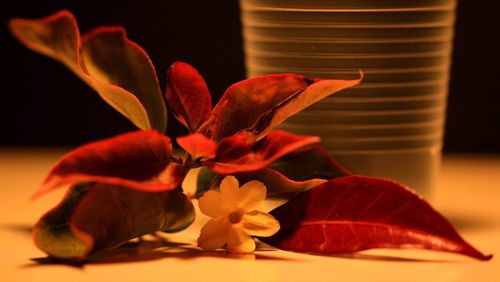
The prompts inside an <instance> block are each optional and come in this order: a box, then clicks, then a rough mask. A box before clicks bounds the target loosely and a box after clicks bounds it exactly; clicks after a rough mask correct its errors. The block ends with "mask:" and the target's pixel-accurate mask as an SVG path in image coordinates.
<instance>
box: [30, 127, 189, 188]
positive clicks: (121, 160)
mask: <svg viewBox="0 0 500 282" xmlns="http://www.w3.org/2000/svg"><path fill="white" fill-rule="evenodd" d="M171 154H172V144H171V142H170V139H169V138H168V137H166V136H165V135H162V134H160V133H158V132H156V131H135V132H130V133H125V134H122V135H119V136H116V137H112V138H109V139H104V140H101V141H96V142H92V143H89V144H87V145H84V146H81V147H79V148H77V149H76V150H74V151H72V152H70V153H68V154H67V155H65V156H63V157H62V159H61V160H60V161H59V162H58V164H56V166H55V167H54V168H53V169H52V171H51V172H50V173H49V175H48V176H47V178H46V179H45V181H44V182H43V185H42V187H40V189H39V190H38V191H37V192H36V194H35V196H39V195H41V194H43V193H44V192H47V191H50V190H51V189H54V188H56V187H59V186H61V185H65V184H74V183H79V182H100V183H107V184H112V185H120V186H126V187H130V188H133V189H137V190H143V191H163V190H170V189H174V188H175V187H177V185H178V184H179V183H180V181H181V180H182V177H183V175H182V174H181V172H180V167H179V165H178V164H176V163H172V162H171Z"/></svg>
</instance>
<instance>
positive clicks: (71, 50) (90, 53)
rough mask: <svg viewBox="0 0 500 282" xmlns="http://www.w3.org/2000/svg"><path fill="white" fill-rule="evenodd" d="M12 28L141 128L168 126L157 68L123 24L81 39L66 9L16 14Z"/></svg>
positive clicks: (159, 128)
mask: <svg viewBox="0 0 500 282" xmlns="http://www.w3.org/2000/svg"><path fill="white" fill-rule="evenodd" d="M9 28H10V30H11V31H12V33H13V35H14V36H15V37H16V38H17V39H18V40H19V41H21V42H22V43H23V44H24V45H25V46H26V47H28V48H29V49H31V50H33V51H36V52H38V53H41V54H43V55H46V56H48V57H51V58H53V59H55V60H57V61H59V62H61V63H63V64H64V65H66V66H67V67H68V68H69V69H70V70H72V71H73V72H74V73H75V74H76V75H77V76H79V77H80V78H81V79H82V80H83V81H84V82H86V83H87V84H88V85H89V86H90V87H92V88H93V89H94V90H96V91H97V93H99V95H100V96H101V97H102V98H103V99H104V100H105V101H106V102H107V103H108V104H110V105H111V106H112V107H113V108H115V109H116V110H117V111H118V112H120V113H121V114H123V115H124V116H125V117H127V118H128V119H130V120H131V121H132V122H133V123H134V124H135V125H136V126H137V127H139V128H141V129H151V128H154V129H157V130H160V131H162V132H163V131H164V130H165V128H166V121H167V119H166V116H167V114H166V107H165V103H164V102H163V100H162V99H163V98H162V95H161V91H160V88H159V84H158V80H157V78H156V73H155V70H154V67H153V65H152V63H151V60H150V59H149V57H148V55H147V54H146V52H145V51H144V50H143V49H142V48H141V47H140V46H138V45H137V44H136V43H134V42H132V41H130V40H129V39H127V38H126V36H125V31H124V30H123V29H122V28H104V29H97V30H96V31H94V32H92V33H90V34H89V35H87V36H85V37H84V39H83V41H82V40H81V38H80V32H79V30H78V27H77V24H76V20H75V18H74V16H73V15H72V14H71V13H70V12H68V11H66V10H63V11H60V12H58V13H55V14H53V15H51V16H49V17H46V18H42V19H37V20H26V19H13V20H11V21H10V22H9ZM81 43H82V46H81Z"/></svg>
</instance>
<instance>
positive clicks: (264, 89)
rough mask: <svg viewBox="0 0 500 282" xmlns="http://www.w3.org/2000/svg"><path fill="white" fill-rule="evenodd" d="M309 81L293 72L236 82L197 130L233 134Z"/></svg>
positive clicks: (218, 136)
mask: <svg viewBox="0 0 500 282" xmlns="http://www.w3.org/2000/svg"><path fill="white" fill-rule="evenodd" d="M311 83H313V81H312V80H310V79H307V78H305V77H303V76H300V75H294V74H282V75H267V76H260V77H255V78H250V79H247V80H243V81H240V82H237V83H235V84H233V85H231V86H230V87H229V88H228V89H227V90H226V92H225V93H224V95H223V96H222V97H221V99H220V100H219V102H218V103H217V105H216V106H215V108H214V109H213V111H212V115H211V116H210V119H209V120H208V121H207V123H205V124H204V125H203V127H202V128H200V131H201V132H202V133H205V134H206V135H207V136H209V137H211V138H212V139H214V140H217V141H218V140H221V139H222V138H224V137H228V136H231V135H234V134H235V133H237V132H238V131H240V130H242V129H245V128H248V127H250V126H252V125H253V124H254V123H255V121H256V120H257V119H258V118H259V116H261V115H262V114H263V113H265V112H266V111H268V110H269V109H272V108H274V107H275V106H276V105H278V104H279V103H281V102H282V101H284V100H286V99H287V98H288V97H289V96H291V95H292V94H294V93H296V92H297V91H300V90H303V89H305V88H306V87H307V86H308V85H310V84H311Z"/></svg>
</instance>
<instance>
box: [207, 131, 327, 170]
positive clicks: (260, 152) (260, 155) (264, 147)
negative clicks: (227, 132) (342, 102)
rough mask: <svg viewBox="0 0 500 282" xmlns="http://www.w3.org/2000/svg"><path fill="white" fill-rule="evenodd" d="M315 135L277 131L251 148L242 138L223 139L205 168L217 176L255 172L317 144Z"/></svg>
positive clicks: (237, 136) (317, 140)
mask: <svg viewBox="0 0 500 282" xmlns="http://www.w3.org/2000/svg"><path fill="white" fill-rule="evenodd" d="M319 141H320V139H319V137H316V136H299V135H294V134H291V133H288V132H286V131H282V130H276V131H272V132H271V133H269V135H268V136H267V137H266V138H265V139H263V140H262V141H261V142H258V143H256V144H254V145H249V144H248V143H247V142H246V141H245V138H244V137H243V136H239V135H236V136H231V137H228V138H225V139H223V140H222V141H221V142H220V144H219V146H218V148H217V154H216V158H215V159H214V160H209V161H205V162H204V165H206V166H207V167H208V168H210V169H211V170H213V171H214V172H216V173H219V174H233V173H238V172H245V171H255V170H259V169H262V168H264V167H266V166H267V165H269V164H271V163H272V162H274V161H275V160H277V159H279V158H281V157H283V156H284V155H286V154H289V153H291V152H293V151H296V150H298V149H300V148H302V147H304V146H307V145H310V144H314V143H317V142H319Z"/></svg>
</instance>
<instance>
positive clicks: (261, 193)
mask: <svg viewBox="0 0 500 282" xmlns="http://www.w3.org/2000/svg"><path fill="white" fill-rule="evenodd" d="M265 199H266V186H264V184H263V183H262V182H260V181H257V180H251V181H248V182H247V183H245V184H244V185H243V186H241V188H240V200H239V202H240V203H239V208H240V209H242V210H244V211H251V210H254V209H255V208H256V207H257V206H258V205H259V204H260V203H261V202H262V201H264V200H265Z"/></svg>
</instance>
